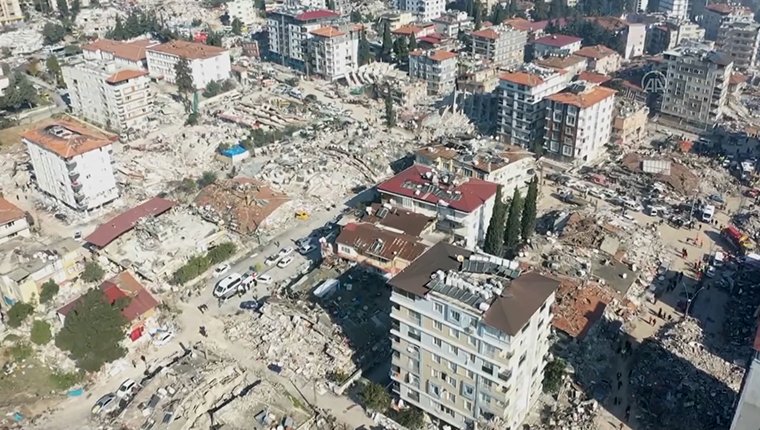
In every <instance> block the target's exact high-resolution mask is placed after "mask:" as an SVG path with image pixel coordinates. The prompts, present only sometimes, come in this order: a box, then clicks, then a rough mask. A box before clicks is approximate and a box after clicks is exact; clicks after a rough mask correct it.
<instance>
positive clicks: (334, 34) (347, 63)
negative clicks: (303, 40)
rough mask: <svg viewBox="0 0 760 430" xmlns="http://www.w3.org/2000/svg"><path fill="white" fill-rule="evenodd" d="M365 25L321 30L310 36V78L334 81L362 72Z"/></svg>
mask: <svg viewBox="0 0 760 430" xmlns="http://www.w3.org/2000/svg"><path fill="white" fill-rule="evenodd" d="M363 31H364V27H363V26H361V25H353V24H350V25H345V26H343V27H340V28H339V27H320V28H318V29H316V30H312V31H311V32H310V34H311V36H312V37H311V38H309V39H308V41H307V44H308V47H307V49H308V52H309V56H308V58H309V65H308V68H307V71H308V73H309V74H315V75H319V76H322V77H323V78H325V79H327V80H330V81H334V80H336V79H340V78H342V77H345V76H346V75H348V74H349V73H350V72H353V71H355V70H357V69H358V68H359V39H360V38H361V34H362V32H363Z"/></svg>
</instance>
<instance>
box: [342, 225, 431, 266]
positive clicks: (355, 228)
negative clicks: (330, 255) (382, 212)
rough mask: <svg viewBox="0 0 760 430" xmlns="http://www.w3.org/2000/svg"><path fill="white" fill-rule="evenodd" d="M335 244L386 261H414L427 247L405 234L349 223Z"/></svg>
mask: <svg viewBox="0 0 760 430" xmlns="http://www.w3.org/2000/svg"><path fill="white" fill-rule="evenodd" d="M335 243H340V244H343V245H347V246H350V247H351V248H354V249H356V250H357V251H358V252H359V253H361V254H363V255H367V256H376V257H380V258H382V259H384V260H393V259H394V258H400V259H402V260H406V261H410V262H411V261H414V260H416V259H417V257H419V256H420V255H422V253H423V252H425V250H427V246H425V245H424V244H422V243H421V242H420V241H419V238H417V237H414V236H410V235H408V234H404V233H396V232H393V231H390V230H386V229H382V228H379V227H377V226H375V225H374V224H370V223H364V222H362V223H349V224H346V225H345V226H344V227H343V229H342V230H341V232H340V234H339V235H338V237H337V238H336V239H335Z"/></svg>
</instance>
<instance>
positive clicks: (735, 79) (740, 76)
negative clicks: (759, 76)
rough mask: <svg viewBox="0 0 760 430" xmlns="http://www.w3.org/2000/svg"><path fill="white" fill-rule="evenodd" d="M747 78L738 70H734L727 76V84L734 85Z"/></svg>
mask: <svg viewBox="0 0 760 430" xmlns="http://www.w3.org/2000/svg"><path fill="white" fill-rule="evenodd" d="M748 79H749V78H748V77H747V76H746V75H743V74H741V73H738V72H734V73H732V74H731V77H730V78H728V84H729V85H736V84H741V83H742V82H747V80H748Z"/></svg>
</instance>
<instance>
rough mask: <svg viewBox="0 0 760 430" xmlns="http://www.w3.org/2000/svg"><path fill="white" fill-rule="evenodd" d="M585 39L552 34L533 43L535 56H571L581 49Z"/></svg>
mask: <svg viewBox="0 0 760 430" xmlns="http://www.w3.org/2000/svg"><path fill="white" fill-rule="evenodd" d="M581 42H583V39H581V38H580V37H575V36H567V35H564V34H552V35H549V36H544V37H542V38H539V39H536V40H535V41H533V56H534V57H535V58H542V57H549V56H562V55H570V54H572V53H573V52H575V51H577V50H579V49H581Z"/></svg>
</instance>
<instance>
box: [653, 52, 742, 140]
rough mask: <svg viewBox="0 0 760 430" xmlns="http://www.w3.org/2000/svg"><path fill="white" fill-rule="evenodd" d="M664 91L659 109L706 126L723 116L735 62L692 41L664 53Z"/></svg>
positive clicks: (667, 113)
mask: <svg viewBox="0 0 760 430" xmlns="http://www.w3.org/2000/svg"><path fill="white" fill-rule="evenodd" d="M664 59H665V68H666V70H667V73H666V74H665V75H666V80H665V92H664V93H663V95H662V103H661V107H660V112H661V113H662V114H665V115H670V116H672V117H674V118H678V119H679V120H681V121H682V122H684V123H685V124H686V125H689V126H692V127H696V128H700V129H706V128H710V127H712V126H713V125H714V124H715V123H716V122H718V120H720V119H721V117H722V116H723V110H724V108H725V106H726V103H727V99H728V84H729V78H730V77H731V74H732V72H733V62H732V61H731V59H730V58H728V56H726V55H725V54H721V53H718V52H715V51H713V50H711V49H710V47H709V46H702V45H691V46H683V47H680V48H676V49H675V50H672V51H667V52H665V54H664Z"/></svg>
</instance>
